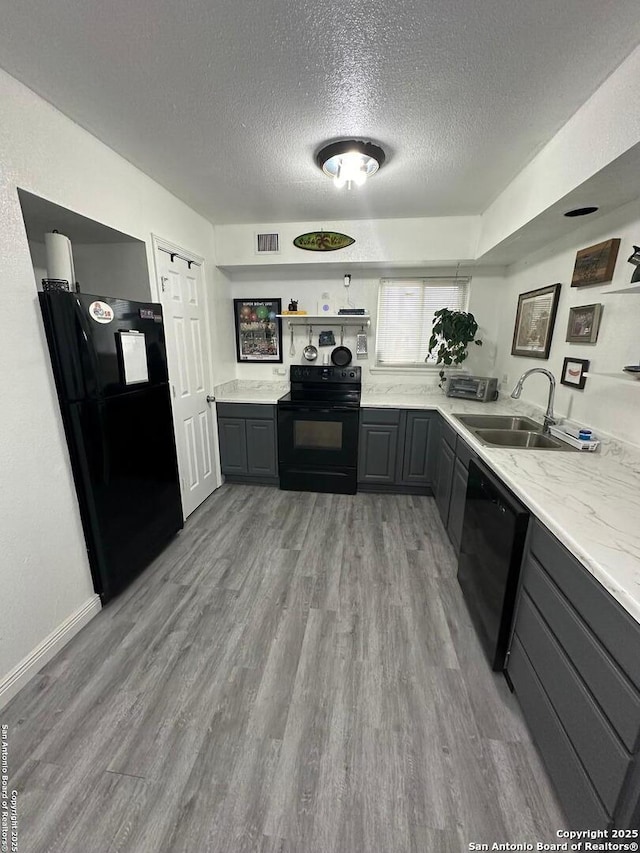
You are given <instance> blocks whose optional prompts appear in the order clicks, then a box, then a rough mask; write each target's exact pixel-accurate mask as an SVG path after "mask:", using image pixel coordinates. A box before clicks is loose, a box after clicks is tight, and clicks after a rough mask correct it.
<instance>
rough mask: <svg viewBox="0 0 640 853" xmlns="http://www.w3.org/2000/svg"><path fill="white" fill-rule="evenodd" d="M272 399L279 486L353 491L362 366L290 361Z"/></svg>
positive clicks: (296, 488) (314, 489)
mask: <svg viewBox="0 0 640 853" xmlns="http://www.w3.org/2000/svg"><path fill="white" fill-rule="evenodd" d="M289 377H290V380H291V391H290V392H289V393H288V394H285V395H284V397H281V398H280V399H279V400H278V462H279V468H280V488H281V489H288V490H294V491H303V492H335V493H337V494H347V495H354V494H355V493H356V484H357V468H358V430H359V420H360V395H361V392H362V368H360V367H333V366H331V367H329V366H317V367H316V366H314V365H309V366H307V365H292V366H291V368H290V373H289Z"/></svg>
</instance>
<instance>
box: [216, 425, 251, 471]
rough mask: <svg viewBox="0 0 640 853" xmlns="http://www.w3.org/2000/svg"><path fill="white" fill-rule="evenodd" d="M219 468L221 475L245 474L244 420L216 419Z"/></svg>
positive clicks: (245, 437) (245, 438)
mask: <svg viewBox="0 0 640 853" xmlns="http://www.w3.org/2000/svg"><path fill="white" fill-rule="evenodd" d="M218 438H219V441H220V468H221V470H222V473H223V474H246V473H247V435H246V428H245V419H244V418H218Z"/></svg>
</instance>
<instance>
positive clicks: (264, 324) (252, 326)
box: [233, 299, 282, 364]
mask: <svg viewBox="0 0 640 853" xmlns="http://www.w3.org/2000/svg"><path fill="white" fill-rule="evenodd" d="M281 308H282V306H281V301H280V300H279V299H234V300H233V313H234V315H235V321H236V358H237V360H238V361H241V362H245V361H246V362H260V361H268V362H273V363H279V364H281V363H282V321H281V320H279V319H278V316H277V315H278V314H281V313H282V310H281Z"/></svg>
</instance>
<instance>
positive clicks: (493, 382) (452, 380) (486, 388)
mask: <svg viewBox="0 0 640 853" xmlns="http://www.w3.org/2000/svg"><path fill="white" fill-rule="evenodd" d="M447 397H460V398H462V399H464V400H480V401H481V402H483V403H489V402H491V401H492V400H497V399H498V380H497V379H496V378H495V377H490V376H450V377H449V379H448V380H447Z"/></svg>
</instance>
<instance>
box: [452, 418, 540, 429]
mask: <svg viewBox="0 0 640 853" xmlns="http://www.w3.org/2000/svg"><path fill="white" fill-rule="evenodd" d="M454 418H457V420H459V421H460V423H463V424H464V425H465V426H467V427H469V428H470V429H473V430H476V429H491V430H503V429H506V430H525V431H526V432H542V424H539V423H536V422H535V421H532V420H531V418H522V417H511V415H454Z"/></svg>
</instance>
